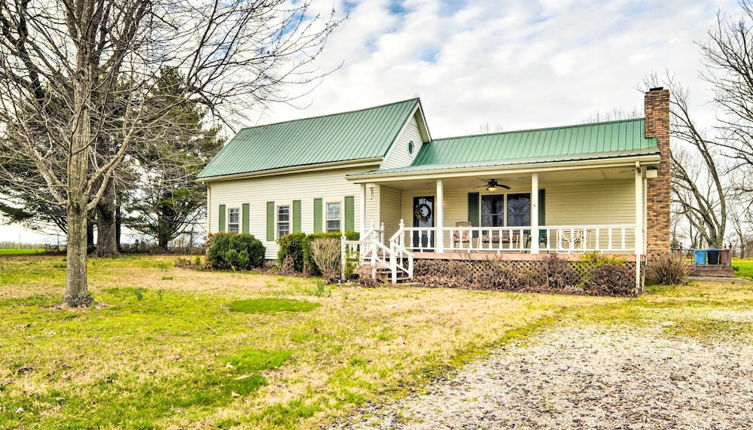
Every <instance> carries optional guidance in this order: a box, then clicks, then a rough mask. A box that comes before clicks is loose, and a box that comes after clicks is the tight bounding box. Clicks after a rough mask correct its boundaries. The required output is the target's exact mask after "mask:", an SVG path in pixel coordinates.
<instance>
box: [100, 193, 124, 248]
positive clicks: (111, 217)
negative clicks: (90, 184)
mask: <svg viewBox="0 0 753 430" xmlns="http://www.w3.org/2000/svg"><path fill="white" fill-rule="evenodd" d="M114 188H115V186H114V185H113V182H112V181H110V183H109V184H108V185H107V188H106V189H105V192H104V193H103V194H102V198H101V199H100V201H99V203H97V249H96V250H95V251H94V255H95V256H97V257H114V256H116V255H118V254H120V252H118V225H117V203H116V202H115V190H114Z"/></svg>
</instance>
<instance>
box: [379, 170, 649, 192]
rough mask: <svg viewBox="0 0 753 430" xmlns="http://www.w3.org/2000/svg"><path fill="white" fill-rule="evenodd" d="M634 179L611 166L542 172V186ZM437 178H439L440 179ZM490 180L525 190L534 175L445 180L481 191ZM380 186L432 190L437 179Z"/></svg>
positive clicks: (630, 172) (447, 185) (450, 185)
mask: <svg viewBox="0 0 753 430" xmlns="http://www.w3.org/2000/svg"><path fill="white" fill-rule="evenodd" d="M633 178H634V171H633V169H632V168H630V167H627V166H625V167H611V168H601V169H583V170H566V171H549V172H541V173H539V186H541V187H544V186H546V184H552V183H562V182H570V183H572V182H601V181H624V180H631V179H633ZM437 179H438V178H437ZM489 179H496V180H497V181H498V182H499V183H500V184H504V185H508V186H511V187H513V188H525V187H529V186H530V185H531V175H530V174H527V173H513V174H501V173H500V174H492V175H484V174H482V175H478V174H469V175H468V176H462V177H450V178H442V181H443V183H444V186H445V188H474V187H477V188H479V189H480V190H482V189H483V188H484V184H486V182H487V181H488V180H489ZM379 183H380V184H382V185H385V186H388V187H392V188H396V189H399V190H416V189H432V188H434V187H435V186H436V179H435V178H422V179H409V180H405V179H398V178H395V179H394V180H389V179H387V178H383V179H382V180H381V181H380V182H379Z"/></svg>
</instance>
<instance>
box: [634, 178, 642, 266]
mask: <svg viewBox="0 0 753 430" xmlns="http://www.w3.org/2000/svg"><path fill="white" fill-rule="evenodd" d="M643 248H644V247H643V171H642V169H641V166H640V164H638V163H635V255H642V254H643Z"/></svg>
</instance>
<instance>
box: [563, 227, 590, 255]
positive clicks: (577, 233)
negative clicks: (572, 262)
mask: <svg viewBox="0 0 753 430" xmlns="http://www.w3.org/2000/svg"><path fill="white" fill-rule="evenodd" d="M561 234H562V246H563V247H564V249H566V250H570V249H572V250H573V251H578V250H581V249H582V248H583V242H584V241H585V239H586V238H585V234H584V232H583V230H581V229H576V230H574V231H573V232H572V234H570V230H567V229H565V230H563V231H562V233H561Z"/></svg>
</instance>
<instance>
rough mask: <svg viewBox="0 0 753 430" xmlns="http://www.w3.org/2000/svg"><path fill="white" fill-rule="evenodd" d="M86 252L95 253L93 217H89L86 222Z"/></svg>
mask: <svg viewBox="0 0 753 430" xmlns="http://www.w3.org/2000/svg"><path fill="white" fill-rule="evenodd" d="M86 252H87V253H89V254H91V253H92V252H94V222H93V221H91V217H89V216H87V220H86Z"/></svg>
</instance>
